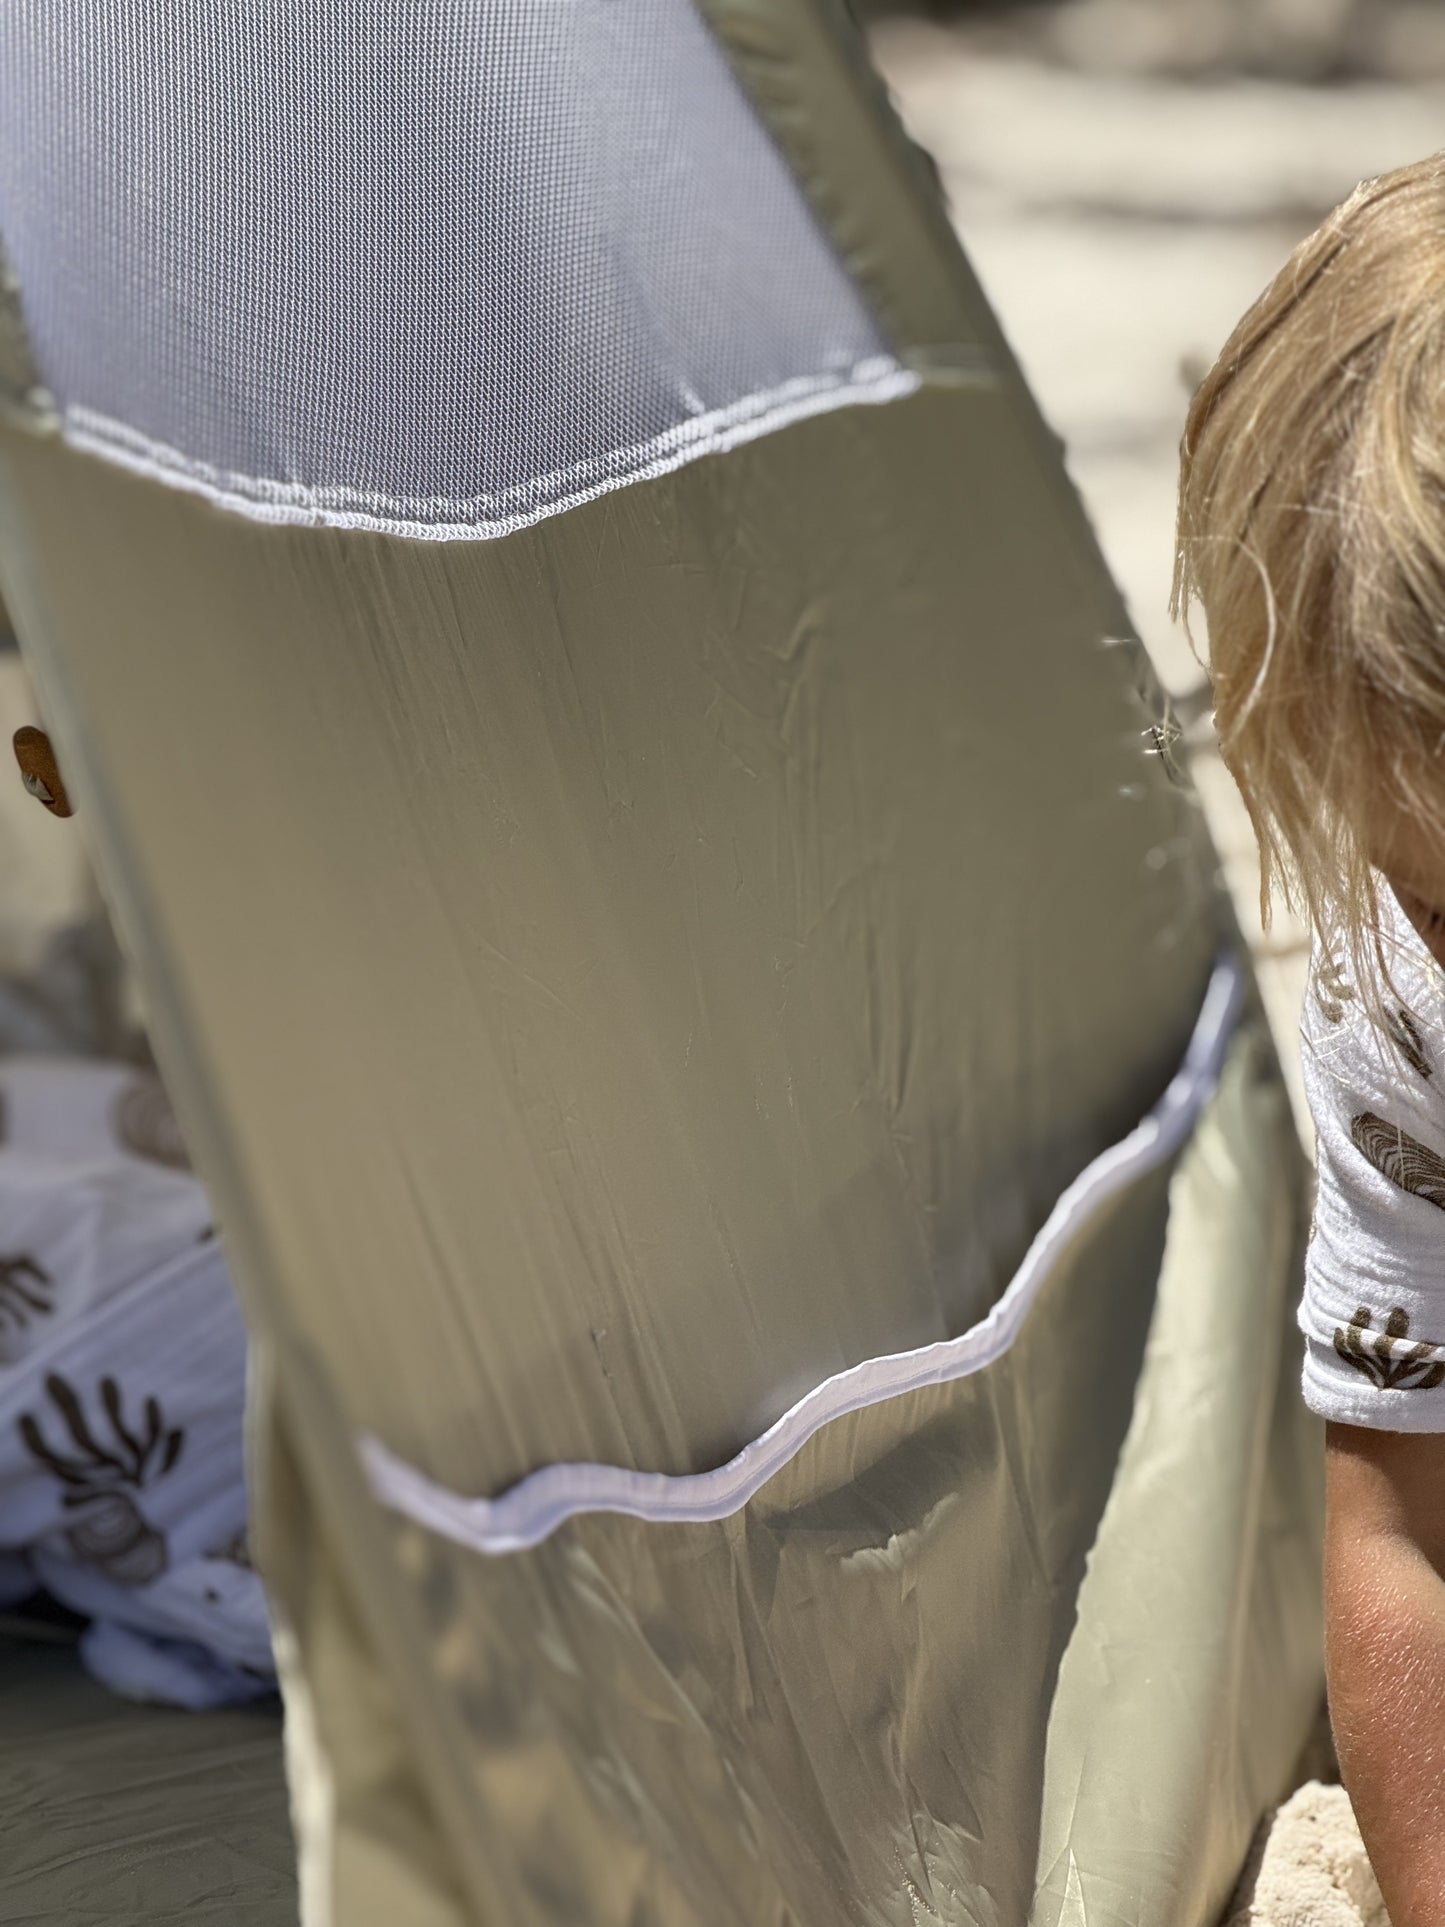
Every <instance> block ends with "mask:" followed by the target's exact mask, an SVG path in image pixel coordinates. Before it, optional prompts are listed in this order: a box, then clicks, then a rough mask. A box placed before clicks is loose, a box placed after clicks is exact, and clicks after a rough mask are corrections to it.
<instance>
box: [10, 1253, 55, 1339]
mask: <svg viewBox="0 0 1445 1927" xmlns="http://www.w3.org/2000/svg"><path fill="white" fill-rule="evenodd" d="M54 1310H55V1295H54V1280H53V1279H52V1278H51V1276H50V1273H49V1272H48V1271H47V1270H46V1269H45V1267H44V1266H43V1265H42V1264H41V1263H40V1261H39V1259H37V1258H31V1257H29V1256H27V1255H25V1254H23V1253H22V1254H20V1255H18V1256H16V1257H13V1258H0V1331H3V1330H4V1329H5V1327H6V1326H7V1325H9V1326H10V1327H11V1328H12V1329H13V1330H15V1331H28V1330H29V1329H30V1325H31V1321H32V1320H33V1319H35V1318H47V1317H49V1315H50V1314H51V1313H52V1312H53V1311H54Z"/></svg>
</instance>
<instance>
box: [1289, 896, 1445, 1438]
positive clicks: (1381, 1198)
mask: <svg viewBox="0 0 1445 1927" xmlns="http://www.w3.org/2000/svg"><path fill="white" fill-rule="evenodd" d="M1381 909H1382V915H1383V917H1384V926H1385V955H1386V958H1387V961H1388V965H1389V973H1388V982H1385V981H1383V980H1380V981H1378V982H1377V991H1378V997H1377V999H1376V1000H1374V1001H1375V1002H1377V1004H1378V1010H1377V1012H1376V1013H1375V1014H1372V1011H1371V1002H1372V1000H1371V999H1370V998H1369V997H1362V996H1361V995H1360V994H1359V989H1360V987H1359V986H1358V985H1356V984H1354V983H1352V982H1351V981H1350V971H1349V965H1348V963H1347V962H1346V961H1345V959H1344V957H1343V953H1342V952H1337V953H1336V954H1335V955H1334V956H1330V955H1327V954H1326V953H1325V952H1324V951H1323V950H1322V949H1321V948H1320V947H1318V946H1317V947H1316V951H1315V956H1314V960H1313V965H1312V969H1311V974H1310V984H1309V989H1308V991H1307V992H1306V995H1305V1008H1304V1013H1303V1019H1302V1023H1301V1038H1302V1043H1303V1055H1304V1076H1305V1089H1306V1092H1307V1094H1308V1097H1309V1103H1310V1110H1311V1112H1312V1113H1313V1116H1314V1123H1315V1136H1316V1143H1317V1147H1318V1148H1317V1166H1318V1190H1317V1195H1316V1200H1315V1214H1314V1227H1313V1230H1312V1233H1311V1237H1310V1245H1309V1251H1308V1255H1307V1258H1306V1264H1305V1288H1304V1297H1303V1302H1302V1303H1301V1306H1300V1314H1299V1322H1300V1327H1301V1329H1302V1330H1303V1332H1304V1335H1305V1341H1306V1354H1305V1367H1304V1393H1305V1400H1306V1403H1307V1404H1308V1405H1309V1406H1310V1407H1311V1408H1312V1409H1313V1410H1314V1411H1316V1412H1318V1413H1320V1414H1322V1416H1324V1417H1325V1418H1327V1419H1334V1420H1337V1421H1339V1422H1340V1423H1341V1424H1346V1425H1364V1426H1371V1427H1374V1428H1375V1429H1377V1430H1381V1431H1390V1432H1445V971H1442V970H1441V968H1440V966H1439V965H1438V964H1437V963H1436V962H1435V960H1434V958H1433V957H1432V956H1431V955H1430V952H1429V951H1428V950H1427V949H1426V947H1425V945H1424V943H1423V941H1422V940H1421V938H1420V936H1419V934H1418V932H1417V931H1416V930H1415V928H1414V926H1413V925H1412V924H1411V923H1410V922H1409V920H1408V919H1407V918H1406V916H1405V915H1404V912H1403V911H1401V910H1400V908H1399V907H1398V905H1397V904H1396V903H1395V901H1394V899H1393V898H1392V897H1391V896H1390V895H1389V892H1388V890H1385V889H1382V891H1381Z"/></svg>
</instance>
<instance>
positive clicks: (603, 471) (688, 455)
mask: <svg viewBox="0 0 1445 1927" xmlns="http://www.w3.org/2000/svg"><path fill="white" fill-rule="evenodd" d="M920 386H921V378H920V377H919V375H918V374H917V373H915V372H914V371H913V370H912V369H910V368H905V367H903V366H901V365H900V363H898V362H897V361H895V360H893V358H892V357H891V356H889V355H872V356H870V357H869V358H868V359H867V360H866V361H860V362H858V363H857V364H856V365H855V366H854V367H852V368H851V369H848V370H847V371H846V372H844V373H842V374H837V375H806V376H798V377H796V378H795V379H794V380H792V381H787V382H784V383H783V384H782V385H781V386H780V387H778V388H774V389H770V390H768V391H766V392H765V393H762V394H756V395H744V396H743V397H742V399H741V400H740V401H735V402H731V403H730V404H729V405H728V406H727V407H726V408H716V409H713V410H711V411H710V412H709V413H707V414H704V415H694V416H691V417H690V418H689V419H688V420H686V421H683V422H680V423H678V425H677V426H676V427H675V428H669V429H666V430H665V431H664V432H663V433H662V434H660V435H655V436H653V437H652V438H651V440H649V441H645V442H637V443H634V444H632V445H631V446H629V447H625V448H620V449H616V450H613V451H611V452H609V453H608V454H606V455H600V456H596V457H594V458H592V459H590V460H588V461H584V462H577V463H574V464H573V465H572V466H571V467H570V468H566V469H561V470H558V471H557V472H556V473H555V474H552V475H542V476H538V477H537V478H536V479H535V480H533V481H529V482H524V483H521V484H519V485H518V486H516V487H514V488H508V489H501V490H498V491H496V492H494V493H492V494H485V495H474V496H459V497H452V496H415V495H388V494H386V493H385V492H383V491H381V490H371V489H358V488H351V487H347V486H344V485H339V484H338V485H323V484H316V485H312V484H308V483H301V482H283V481H277V480H274V479H273V478H271V477H270V476H265V475H246V474H242V473H240V472H238V471H234V470H231V469H223V468H217V467H215V466H214V465H213V464H211V463H208V462H201V461H197V460H196V459H194V458H193V457H192V456H189V455H186V454H184V453H183V452H182V451H181V450H179V449H176V448H170V447H168V446H167V445H166V444H165V443H164V442H157V441H152V440H151V438H150V437H149V436H147V435H142V434H141V433H140V432H139V431H138V430H136V429H133V428H129V427H127V426H126V424H125V423H124V422H118V421H115V420H113V419H112V418H111V417H110V416H108V415H103V414H100V413H98V412H97V411H96V410H95V409H91V408H85V407H82V406H81V405H79V404H78V403H77V404H73V405H71V406H70V407H68V408H67V409H66V410H65V411H64V414H63V415H62V417H61V432H62V433H63V435H64V437H65V439H66V441H67V442H69V443H70V445H71V446H72V447H73V448H78V449H81V450H82V451H84V452H85V453H86V454H89V455H98V456H100V457H102V458H103V459H104V460H106V461H110V462H115V463H118V464H119V465H120V466H121V467H122V468H128V469H131V470H133V471H134V473H135V474H137V475H143V476H145V477H146V478H147V479H148V480H149V481H156V482H165V483H168V484H169V485H170V486H171V487H172V488H183V489H188V490H190V491H191V492H192V493H194V494H197V495H203V496H204V497H205V498H206V500H207V501H208V502H211V503H213V504H214V505H215V506H216V507H217V508H223V509H229V510H231V511H232V512H233V513H236V514H239V515H245V516H248V517H249V518H250V519H251V520H252V521H253V522H292V523H301V524H303V525H307V526H311V527H317V526H322V527H326V528H334V529H373V530H377V531H380V532H381V533H383V534H389V535H404V536H408V537H410V538H411V539H412V540H413V541H423V542H460V541H468V540H471V541H486V540H492V539H495V538H496V537H498V536H502V535H512V534H514V533H515V532H516V531H517V530H518V529H525V528H529V527H530V526H531V525H532V524H533V523H534V522H541V521H543V520H545V518H546V517H547V516H549V515H560V514H562V513H563V511H564V510H566V509H572V508H579V507H580V506H581V505H582V503H584V502H591V501H595V500H596V498H597V497H598V496H599V495H606V494H608V493H609V492H610V491H611V490H613V489H618V488H625V487H626V486H627V485H628V484H629V483H631V482H646V481H650V480H651V479H652V478H653V477H654V476H658V475H667V474H670V473H671V472H672V470H673V469H676V468H682V467H683V466H684V465H685V464H686V463H688V462H693V461H696V460H697V458H698V457H699V456H700V455H717V454H725V453H726V452H727V450H729V449H732V448H738V447H740V446H741V445H742V444H743V443H744V442H752V441H757V440H758V439H759V438H760V437H761V436H764V435H771V434H774V433H776V431H777V430H778V429H780V428H788V427H790V426H791V425H792V424H793V423H794V422H799V421H805V420H807V418H808V417H809V416H811V415H822V414H827V413H829V412H831V410H833V409H835V408H848V407H856V406H859V405H868V404H874V405H876V404H878V403H880V402H890V401H898V400H901V399H902V397H903V396H905V395H911V394H914V393H915V392H916V391H917V389H918V388H919V387H920Z"/></svg>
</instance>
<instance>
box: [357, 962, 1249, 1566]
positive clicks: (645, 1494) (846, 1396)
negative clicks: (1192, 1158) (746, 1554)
mask: <svg viewBox="0 0 1445 1927" xmlns="http://www.w3.org/2000/svg"><path fill="white" fill-rule="evenodd" d="M1244 994H1245V977H1244V973H1243V970H1242V967H1241V966H1240V964H1239V962H1238V960H1237V959H1236V958H1234V957H1233V956H1225V957H1223V958H1222V959H1221V960H1220V962H1219V964H1218V965H1217V967H1216V969H1215V972H1214V975H1213V977H1212V978H1211V979H1210V983H1209V988H1208V991H1207V992H1206V994H1205V999H1204V1004H1203V1007H1202V1009H1201V1011H1200V1014H1199V1021H1198V1023H1197V1024H1196V1026H1195V1029H1194V1033H1193V1036H1192V1037H1191V1038H1190V1042H1189V1049H1188V1051H1187V1052H1186V1054H1185V1058H1184V1062H1183V1063H1182V1064H1181V1065H1180V1067H1179V1070H1178V1072H1177V1073H1176V1074H1175V1076H1174V1077H1173V1079H1172V1080H1171V1081H1170V1083H1169V1086H1168V1088H1167V1090H1166V1091H1165V1093H1164V1095H1163V1097H1162V1098H1161V1099H1160V1101H1159V1103H1158V1104H1157V1105H1156V1106H1155V1108H1154V1109H1153V1110H1152V1111H1151V1112H1150V1113H1149V1115H1148V1116H1147V1117H1145V1118H1144V1119H1143V1120H1142V1121H1141V1122H1140V1123H1139V1124H1138V1125H1136V1126H1135V1128H1134V1130H1133V1131H1131V1132H1130V1133H1129V1135H1128V1137H1127V1138H1124V1139H1122V1140H1121V1141H1120V1142H1119V1143H1117V1144H1114V1145H1111V1146H1110V1147H1109V1149H1108V1150H1106V1151H1103V1152H1101V1153H1100V1154H1099V1156H1098V1157H1096V1158H1095V1159H1094V1160H1093V1161H1092V1163H1090V1164H1089V1165H1088V1166H1087V1167H1086V1168H1085V1169H1084V1170H1083V1171H1081V1172H1080V1174H1079V1176H1078V1177H1077V1178H1076V1179H1075V1180H1074V1181H1073V1183H1072V1184H1070V1185H1069V1186H1068V1188H1067V1189H1066V1190H1065V1191H1064V1192H1063V1193H1062V1194H1061V1195H1060V1197H1059V1199H1058V1202H1057V1203H1056V1204H1055V1206H1054V1208H1053V1210H1052V1211H1051V1212H1050V1213H1049V1215H1048V1217H1047V1218H1046V1219H1045V1221H1044V1223H1043V1224H1042V1225H1041V1226H1040V1228H1039V1231H1038V1233H1037V1235H1036V1236H1035V1238H1034V1241H1033V1243H1032V1244H1031V1245H1030V1247H1029V1250H1028V1253H1027V1255H1026V1256H1025V1258H1024V1261H1023V1263H1022V1264H1021V1265H1020V1267H1019V1269H1018V1270H1017V1271H1016V1272H1015V1273H1014V1275H1013V1277H1012V1279H1011V1280H1010V1281H1009V1283H1008V1285H1007V1287H1006V1288H1005V1290H1004V1291H1003V1293H1002V1295H1001V1296H1000V1298H999V1299H998V1302H997V1303H996V1304H995V1305H994V1307H993V1309H992V1310H991V1311H990V1312H989V1313H988V1314H987V1315H986V1316H985V1317H984V1318H983V1319H982V1320H981V1321H980V1323H978V1324H977V1325H975V1326H974V1327H973V1328H972V1329H971V1330H969V1331H966V1332H963V1333H961V1334H960V1335H959V1336H958V1337H957V1338H952V1339H944V1340H941V1341H939V1342H938V1343H937V1344H933V1345H927V1346H924V1347H923V1348H922V1349H921V1350H919V1351H915V1352H903V1353H897V1354H895V1355H893V1356H892V1357H885V1358H874V1359H868V1360H866V1361H865V1362H863V1363H862V1364H859V1365H855V1366H853V1367H851V1368H850V1369H849V1370H847V1371H843V1372H839V1373H837V1374H835V1375H834V1376H833V1377H832V1378H829V1379H826V1380H825V1381H824V1382H823V1383H822V1384H821V1385H818V1386H816V1387H815V1388H814V1389H813V1390H812V1391H810V1392H808V1393H806V1394H805V1395H804V1396H803V1397H802V1398H801V1399H799V1400H798V1402H797V1403H796V1404H795V1405H793V1406H791V1407H790V1408H789V1409H788V1411H787V1412H785V1413H784V1414H783V1416H782V1417H781V1418H780V1419H778V1420H777V1421H776V1422H775V1423H774V1424H773V1425H771V1426H769V1428H768V1429H767V1431H766V1432H764V1433H763V1434H762V1436H761V1437H760V1438H757V1439H754V1440H753V1441H752V1443H751V1444H749V1445H746V1446H744V1447H743V1449H742V1451H741V1452H739V1453H738V1454H737V1456H736V1457H735V1458H733V1459H730V1460H729V1461H728V1463H727V1464H726V1465H723V1466H720V1467H719V1468H718V1469H717V1470H716V1471H713V1472H702V1473H692V1474H686V1473H684V1474H679V1475H671V1476H669V1475H668V1474H666V1473H647V1472H638V1471H633V1470H630V1469H628V1468H626V1467H622V1466H609V1465H553V1466H545V1467H543V1468H541V1469H540V1470H539V1471H536V1472H533V1473H531V1474H529V1476H528V1477H527V1478H525V1479H523V1480H521V1481H520V1482H519V1483H518V1484H517V1485H515V1486H513V1487H512V1488H511V1490H510V1491H508V1492H505V1493H503V1494H501V1495H500V1496H499V1497H498V1498H496V1499H490V1500H488V1499H468V1498H463V1497H461V1496H459V1495H458V1494H456V1493H454V1492H449V1491H447V1490H445V1489H444V1488H442V1487H440V1486H438V1485H437V1484H436V1483H435V1482H434V1481H433V1480H431V1479H428V1478H426V1477H425V1476H424V1475H423V1474H422V1473H420V1472H418V1471H417V1470H416V1469H415V1467H413V1466H410V1465H407V1464H406V1463H405V1462H404V1461H403V1460H401V1459H399V1458H397V1457H396V1456H395V1455H394V1454H393V1453H391V1452H389V1451H388V1450H387V1448H386V1446H385V1445H384V1444H382V1442H381V1441H380V1440H379V1439H376V1438H372V1437H363V1438H362V1439H361V1440H360V1441H359V1449H360V1452H361V1455H362V1460H363V1462H364V1464H365V1466H366V1470H367V1474H368V1476H369V1478H370V1481H371V1486H372V1490H373V1491H374V1492H375V1494H376V1496H377V1498H378V1499H379V1500H380V1501H381V1502H382V1504H384V1505H387V1506H390V1507H391V1509H392V1510H393V1511H395V1512H399V1513H402V1514H404V1515H405V1516H406V1517H407V1518H409V1519H411V1520H413V1521H414V1522H415V1523H416V1524H418V1525H422V1526H425V1527H427V1528H428V1529H429V1530H430V1531H433V1532H438V1533H441V1534H442V1535H443V1536H444V1537H445V1538H448V1539H451V1540H453V1541H455V1543H456V1544H458V1545H460V1546H464V1547H466V1548H468V1549H469V1550H470V1551H473V1552H477V1553H483V1554H492V1555H496V1554H502V1553H509V1552H523V1551H526V1550H527V1549H528V1548H529V1547H532V1546H536V1545H540V1544H541V1543H542V1541H543V1540H545V1539H547V1538H549V1537H550V1536H551V1534H552V1533H554V1532H555V1531H556V1530H557V1529H558V1527H559V1526H561V1525H563V1524H564V1523H565V1522H566V1521H567V1520H568V1519H571V1518H575V1517H576V1516H577V1515H578V1514H579V1513H583V1512H621V1513H629V1514H631V1515H632V1516H633V1517H634V1518H637V1519H645V1520H651V1521H652V1522H653V1523H655V1524H663V1523H666V1522H667V1521H669V1520H688V1521H692V1522H702V1521H707V1520H715V1519H725V1518H727V1517H729V1516H730V1515H731V1514H732V1513H734V1512H738V1511H740V1510H741V1509H742V1507H743V1506H745V1505H746V1504H747V1503H748V1501H749V1500H750V1499H752V1498H754V1497H755V1496H756V1495H757V1493H758V1492H760V1491H761V1489H762V1488H763V1486H764V1485H766V1484H767V1482H768V1481H769V1480H770V1479H772V1478H773V1477H774V1476H775V1475H776V1474H777V1473H778V1472H779V1471H781V1470H782V1468H783V1467H784V1466H785V1465H786V1464H787V1463H788V1461H789V1460H790V1459H791V1458H793V1457H794V1456H795V1455H796V1454H797V1453H798V1452H799V1451H801V1450H802V1448H803V1446H804V1445H805V1444H806V1443H807V1441H808V1440H809V1439H810V1438H812V1436H813V1434H814V1433H815V1432H817V1431H820V1430H821V1429H822V1427H823V1426H825V1425H828V1424H831V1423H832V1422H833V1420H835V1419H837V1418H841V1417H842V1416H843V1415H844V1414H845V1413H847V1412H856V1411H862V1410H865V1409H866V1408H867V1407H868V1406H870V1405H876V1404H878V1403H880V1402H881V1401H882V1400H884V1399H890V1398H898V1397H901V1396H902V1395H903V1394H904V1393H906V1392H912V1391H918V1390H921V1389H922V1388H923V1387H924V1386H928V1385H947V1384H949V1383H951V1382H952V1381H953V1380H954V1379H957V1378H964V1377H967V1376H968V1375H969V1374H970V1373H972V1372H978V1371H983V1370H984V1369H985V1368H986V1367H987V1366H989V1365H992V1364H993V1363H994V1362H995V1361H996V1360H997V1359H999V1358H1002V1357H1003V1355H1004V1354H1005V1352H1007V1351H1008V1349H1009V1347H1010V1346H1011V1345H1012V1344H1013V1342H1014V1340H1015V1338H1016V1337H1017V1336H1018V1333H1019V1331H1020V1329H1021V1328H1022V1325H1023V1321H1024V1320H1025V1318H1027V1316H1028V1314H1029V1311H1030V1309H1031V1307H1032V1305H1033V1302H1034V1300H1035V1298H1036V1297H1037V1296H1038V1292H1039V1289H1040V1287H1041V1285H1042V1284H1043V1282H1044V1280H1045V1279H1046V1278H1047V1277H1048V1275H1049V1271H1050V1267H1051V1266H1052V1265H1053V1264H1054V1263H1056V1262H1057V1258H1058V1255H1059V1253H1060V1252H1061V1251H1062V1250H1063V1249H1065V1248H1066V1247H1067V1245H1068V1244H1069V1243H1070V1242H1071V1241H1072V1240H1073V1239H1074V1238H1075V1237H1077V1236H1078V1234H1079V1232H1080V1230H1081V1229H1082V1228H1083V1227H1084V1226H1086V1225H1087V1224H1088V1223H1089V1222H1090V1221H1091V1220H1092V1219H1093V1218H1095V1217H1096V1216H1097V1215H1098V1214H1099V1212H1100V1211H1101V1210H1102V1209H1103V1207H1104V1206H1105V1205H1106V1204H1107V1203H1108V1201H1109V1200H1110V1198H1112V1197H1113V1196H1114V1195H1115V1193H1116V1192H1117V1191H1119V1190H1120V1189H1121V1188H1122V1187H1124V1186H1126V1185H1128V1184H1129V1183H1130V1182H1132V1181H1133V1180H1134V1179H1136V1178H1137V1177H1139V1176H1141V1175H1143V1174H1145V1173H1147V1172H1149V1171H1152V1170H1154V1169H1155V1168H1156V1167H1157V1166H1158V1165H1160V1164H1162V1163H1164V1162H1166V1161H1167V1160H1168V1159H1169V1158H1171V1157H1172V1156H1174V1155H1175V1153H1176V1152H1177V1151H1178V1149H1179V1147H1180V1145H1181V1144H1182V1143H1183V1142H1184V1140H1185V1138H1186V1137H1187V1136H1188V1134H1189V1132H1190V1130H1191V1129H1192V1128H1193V1125H1194V1123H1195V1121H1196V1119H1197V1118H1198V1116H1199V1114H1200V1112H1201V1110H1202V1109H1203V1108H1204V1106H1205V1104H1206V1103H1207V1102H1208V1100H1209V1098H1210V1097H1211V1096H1212V1094H1213V1092H1214V1088H1215V1085H1216V1084H1217V1082H1218V1079H1219V1072H1220V1068H1221V1066H1222V1064H1223V1061H1224V1054H1225V1051H1226V1049H1227V1048H1228V1044H1229V1040H1230V1037H1231V1035H1232V1034H1233V1030H1234V1025H1235V1022H1236V1020H1237V1018H1238V1016H1239V1012H1240V1008H1241V1006H1242V1004H1243V1001H1244Z"/></svg>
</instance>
